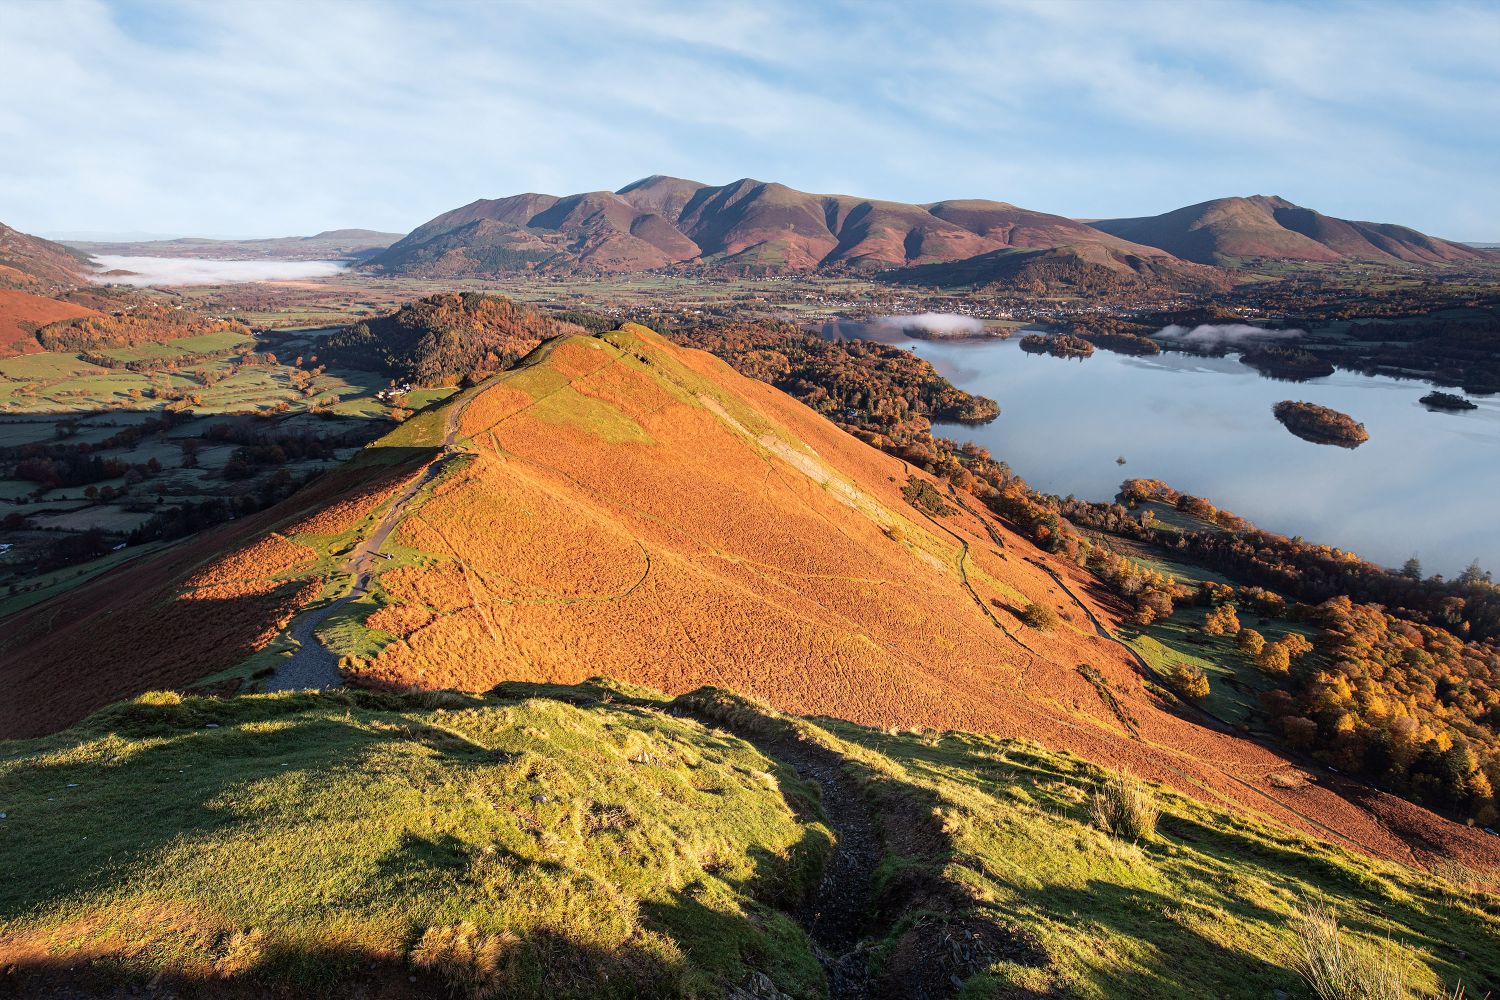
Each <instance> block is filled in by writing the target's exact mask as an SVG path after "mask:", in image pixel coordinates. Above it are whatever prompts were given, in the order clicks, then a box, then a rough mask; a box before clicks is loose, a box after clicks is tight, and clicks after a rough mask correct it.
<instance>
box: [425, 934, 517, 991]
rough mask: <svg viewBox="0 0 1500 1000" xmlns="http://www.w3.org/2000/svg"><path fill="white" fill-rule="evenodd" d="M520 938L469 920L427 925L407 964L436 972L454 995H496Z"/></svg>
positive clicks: (505, 980) (508, 973) (504, 982)
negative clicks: (457, 922)
mask: <svg viewBox="0 0 1500 1000" xmlns="http://www.w3.org/2000/svg"><path fill="white" fill-rule="evenodd" d="M520 942H521V939H520V938H518V937H517V936H516V935H515V934H512V933H511V932H510V931H498V932H495V933H486V932H483V931H481V930H480V929H479V928H478V927H476V926H475V925H474V924H473V922H472V921H467V920H466V921H464V922H463V923H460V924H455V925H454V926H452V927H429V928H428V929H427V930H426V931H425V932H424V933H423V934H422V940H421V941H420V942H418V943H417V946H416V947H415V948H413V949H412V953H411V964H412V965H414V966H415V967H417V968H419V969H426V970H427V971H429V972H433V973H436V974H437V975H438V976H440V977H441V978H442V979H443V980H444V981H445V982H446V983H447V984H448V988H449V989H450V990H452V991H453V995H454V996H456V997H465V998H468V1000H487V998H489V997H495V996H500V995H501V994H502V993H503V991H504V990H505V988H506V986H507V984H508V982H509V981H510V978H511V964H512V963H511V958H512V955H513V954H514V952H515V949H516V946H517V945H518V944H520Z"/></svg>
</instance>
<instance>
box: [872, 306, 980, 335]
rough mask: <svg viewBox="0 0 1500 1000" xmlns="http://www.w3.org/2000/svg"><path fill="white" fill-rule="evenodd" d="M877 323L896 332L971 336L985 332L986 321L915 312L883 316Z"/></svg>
mask: <svg viewBox="0 0 1500 1000" xmlns="http://www.w3.org/2000/svg"><path fill="white" fill-rule="evenodd" d="M875 325H876V326H880V327H884V328H885V329H887V330H891V331H894V332H896V333H903V332H905V331H907V330H921V331H923V332H925V333H928V334H933V335H936V336H940V337H971V336H974V335H975V334H980V333H983V332H984V321H983V320H978V319H975V318H974V317H973V316H959V315H956V314H954V313H935V312H925V313H914V314H912V315H910V316H882V317H880V318H879V319H877V320H875Z"/></svg>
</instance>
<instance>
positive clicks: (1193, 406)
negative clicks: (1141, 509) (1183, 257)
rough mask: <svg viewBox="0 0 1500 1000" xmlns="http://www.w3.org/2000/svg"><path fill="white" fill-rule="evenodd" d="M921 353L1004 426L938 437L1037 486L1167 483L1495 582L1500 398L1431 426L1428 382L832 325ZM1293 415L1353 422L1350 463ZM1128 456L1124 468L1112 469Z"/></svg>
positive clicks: (942, 429) (1305, 530)
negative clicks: (1291, 405)
mask: <svg viewBox="0 0 1500 1000" xmlns="http://www.w3.org/2000/svg"><path fill="white" fill-rule="evenodd" d="M835 333H836V334H838V335H843V336H865V337H869V338H870V339H878V340H881V341H882V342H885V343H890V344H894V345H896V346H898V347H903V348H906V349H908V350H911V351H913V352H915V353H916V354H917V355H919V356H920V357H923V358H926V359H927V360H928V361H930V362H932V364H933V366H934V367H936V368H937V369H938V371H940V372H941V373H942V374H944V375H945V376H947V377H948V379H949V380H950V381H952V382H953V384H954V385H957V386H959V387H960V388H962V389H965V390H967V391H969V392H973V393H978V394H980V395H984V396H989V397H990V398H991V399H994V400H995V401H997V402H998V403H999V404H1000V416H999V417H998V418H996V419H995V420H994V421H992V422H991V423H989V424H985V425H983V426H979V427H970V426H963V425H957V424H938V425H936V426H935V427H934V428H933V430H934V433H936V434H939V435H942V436H944V437H949V438H953V439H955V440H958V441H965V440H972V441H977V442H978V443H980V444H982V445H984V446H985V447H986V448H988V449H989V450H990V451H991V452H992V453H993V454H994V456H995V457H996V458H998V459H1003V460H1004V461H1006V462H1008V463H1010V466H1011V468H1012V469H1014V470H1015V471H1016V472H1017V473H1018V474H1019V475H1021V476H1022V477H1023V478H1025V479H1026V481H1027V482H1029V483H1030V484H1031V485H1032V486H1034V487H1036V488H1038V489H1040V490H1043V491H1045V492H1047V493H1056V494H1059V495H1063V496H1066V495H1068V494H1072V495H1074V496H1077V497H1080V498H1083V499H1087V500H1108V499H1111V498H1112V497H1113V496H1114V495H1115V492H1116V490H1118V489H1119V485H1120V482H1121V481H1122V480H1124V479H1127V478H1144V479H1161V480H1163V481H1165V482H1166V483H1168V484H1169V485H1171V486H1173V487H1174V488H1176V489H1179V490H1182V491H1184V492H1187V493H1194V494H1197V495H1199V496H1203V497H1207V498H1208V499H1209V500H1211V501H1213V502H1214V503H1215V504H1216V505H1218V506H1220V507H1224V508H1227V509H1229V510H1232V511H1234V512H1235V513H1236V514H1239V515H1240V516H1242V517H1247V518H1249V519H1250V520H1252V521H1254V522H1255V523H1256V524H1258V525H1260V526H1261V527H1264V528H1266V529H1267V530H1270V531H1277V532H1280V533H1282V534H1286V535H1303V536H1305V537H1306V538H1307V539H1308V540H1310V541H1315V542H1322V543H1324V544H1328V545H1336V546H1339V547H1340V548H1344V549H1348V550H1352V551H1354V552H1357V553H1359V554H1360V555H1361V556H1363V557H1365V558H1366V559H1370V560H1372V561H1375V562H1379V563H1384V564H1386V565H1400V564H1401V563H1402V562H1403V561H1405V560H1406V559H1407V558H1408V557H1409V556H1412V555H1416V556H1418V557H1419V558H1420V559H1421V560H1422V566H1423V569H1424V570H1425V571H1426V572H1428V573H1442V574H1444V575H1445V576H1453V575H1454V574H1456V573H1458V572H1459V571H1460V570H1462V569H1463V568H1464V567H1465V566H1467V565H1468V564H1469V562H1470V561H1471V560H1473V559H1476V558H1477V559H1478V560H1479V563H1480V565H1481V566H1483V567H1484V568H1486V569H1491V570H1494V571H1496V572H1500V397H1495V396H1491V397H1482V396H1480V397H1470V398H1471V400H1472V401H1473V402H1475V403H1478V404H1479V409H1477V410H1469V411H1465V412H1462V413H1447V412H1432V411H1429V410H1428V409H1427V408H1426V407H1424V406H1422V405H1421V404H1420V403H1418V402H1417V400H1418V399H1420V398H1421V397H1422V396H1424V395H1426V394H1427V393H1428V392H1430V391H1431V390H1432V387H1431V386H1430V385H1428V384H1427V383H1425V382H1416V381H1403V380H1399V379H1393V378H1386V377H1382V376H1377V377H1367V376H1364V375H1357V374H1353V373H1350V372H1344V371H1339V372H1336V373H1335V374H1333V375H1331V376H1329V377H1327V378H1319V379H1313V380H1311V381H1308V382H1298V383H1292V382H1283V381H1277V380H1273V379H1268V378H1265V377H1263V376H1261V375H1260V374H1258V373H1257V372H1255V371H1254V370H1252V369H1250V368H1247V367H1246V366H1244V365H1242V364H1240V363H1239V360H1238V358H1237V357H1236V356H1233V355H1231V356H1228V357H1223V358H1212V357H1198V356H1195V355H1187V354H1176V353H1164V354H1158V355H1156V356H1154V357H1149V358H1136V357H1127V356H1124V355H1120V354H1112V353H1110V352H1108V351H1095V352H1094V355H1093V357H1091V358H1087V359H1085V360H1082V361H1076V360H1062V359H1059V358H1054V357H1051V356H1049V355H1033V354H1027V353H1025V352H1024V351H1022V350H1021V349H1020V344H1019V340H1020V338H1019V337H1012V338H1011V339H1009V340H998V339H983V340H979V339H970V340H947V341H938V340H917V339H912V338H909V337H905V336H904V335H900V334H893V333H892V332H891V331H890V330H889V329H880V328H877V327H869V326H865V325H863V324H856V323H840V324H830V326H829V327H828V328H825V334H835ZM1283 399H1300V400H1306V401H1308V402H1310V403H1319V404H1321V405H1323V406H1331V407H1333V408H1334V409H1336V410H1340V411H1342V412H1344V413H1347V414H1349V415H1350V416H1352V417H1353V418H1354V419H1355V420H1358V421H1360V422H1362V423H1363V424H1364V425H1365V428H1366V429H1367V430H1368V431H1369V432H1370V440H1369V441H1367V442H1366V443H1364V444H1363V445H1361V446H1360V447H1359V448H1356V449H1354V450H1348V449H1344V448H1337V447H1331V446H1328V445H1318V444H1312V443H1310V442H1307V441H1303V440H1302V439H1301V438H1298V437H1295V436H1293V435H1292V433H1291V432H1290V431H1288V430H1287V429H1286V428H1284V427H1282V426H1281V424H1280V423H1278V422H1277V421H1276V418H1275V417H1273V416H1272V415H1271V406H1272V404H1274V403H1276V402H1278V401H1280V400H1283ZM1121 456H1123V457H1124V458H1125V460H1126V464H1125V465H1118V464H1116V462H1115V459H1116V458H1118V457H1121Z"/></svg>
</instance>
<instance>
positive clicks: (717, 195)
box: [372, 176, 1171, 276]
mask: <svg viewBox="0 0 1500 1000" xmlns="http://www.w3.org/2000/svg"><path fill="white" fill-rule="evenodd" d="M1063 245H1076V246H1080V247H1084V248H1086V249H1087V250H1097V251H1100V252H1104V251H1109V252H1113V253H1117V254H1129V255H1133V256H1135V257H1141V258H1156V259H1160V260H1164V261H1169V260H1170V259H1171V255H1170V254H1167V253H1165V252H1164V251H1161V250H1158V249H1156V248H1154V247H1147V246H1140V245H1137V244H1133V243H1130V242H1128V241H1126V240H1123V239H1120V238H1118V237H1115V236H1111V235H1108V234H1105V233H1101V232H1100V231H1099V230H1096V229H1091V228H1090V227H1088V226H1086V225H1083V224H1082V223H1079V222H1075V221H1074V220H1072V219H1066V218H1063V217H1062V216H1057V215H1048V214H1046V213H1043V212H1031V211H1028V210H1026V209H1022V208H1017V207H1016V206H1014V205H1007V204H1005V203H1004V202H996V201H949V202H939V203H937V204H933V205H907V204H902V203H899V202H890V201H874V200H869V199H863V198H856V197H851V196H849V195H825V194H809V193H807V192H805V191H797V190H794V189H793V188H789V187H787V186H786V185H784V184H775V183H767V182H765V181H757V180H752V179H750V178H745V179H742V180H738V181H735V182H733V183H731V184H725V185H722V186H719V187H713V186H710V185H706V184H700V183H698V182H696V181H688V180H682V179H680V178H676V177H662V176H655V177H647V178H644V179H643V180H639V181H636V182H635V183H633V184H628V185H626V186H625V187H623V188H621V189H620V190H619V191H616V192H613V193H611V192H608V191H597V192H592V193H589V194H579V195H570V196H568V197H566V198H556V197H553V196H551V195H538V194H526V195H517V196H514V197H511V198H501V199H498V200H481V201H476V202H473V203H471V204H469V205H465V206H463V207H462V208H458V209H455V210H454V211H452V212H448V213H445V214H444V215H440V216H438V217H437V218H435V219H433V220H431V221H430V222H427V223H426V224H424V225H422V226H420V227H418V228H417V229H416V230H414V231H413V232H412V233H411V235H409V236H407V237H406V238H405V239H403V240H401V241H400V242H398V243H396V244H395V245H394V246H392V247H391V248H390V249H389V250H388V251H386V252H385V253H383V254H380V255H378V256H377V257H375V258H374V259H373V260H372V266H374V267H377V268H379V269H381V270H384V271H387V272H391V273H397V274H422V275H445V276H461V275H462V276H476V275H487V274H497V273H503V272H507V271H515V270H541V271H548V272H554V273H573V272H583V273H587V272H615V271H637V270H646V269H652V268H663V267H674V266H710V267H715V268H723V269H730V270H737V271H748V272H756V273H767V272H774V273H780V272H787V271H809V270H814V269H819V268H853V269H858V270H865V271H869V270H880V269H884V268H891V267H905V266H908V265H913V264H928V263H940V262H949V261H957V260H964V259H967V258H971V257H975V256H977V255H980V254H985V253H989V252H991V251H995V250H1002V249H1007V248H1017V247H1019V248H1027V249H1038V248H1052V247H1058V246H1063Z"/></svg>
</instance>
